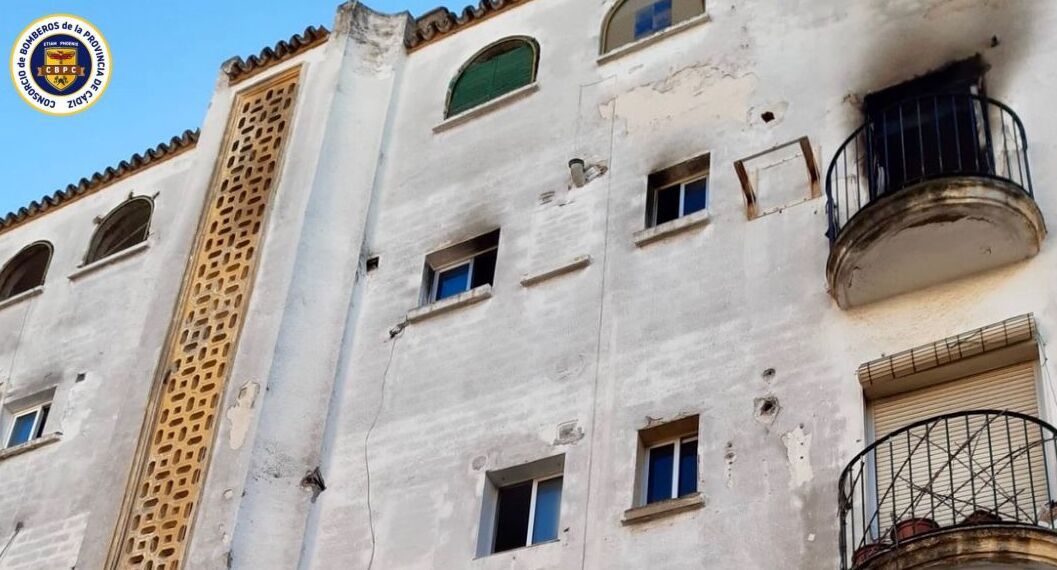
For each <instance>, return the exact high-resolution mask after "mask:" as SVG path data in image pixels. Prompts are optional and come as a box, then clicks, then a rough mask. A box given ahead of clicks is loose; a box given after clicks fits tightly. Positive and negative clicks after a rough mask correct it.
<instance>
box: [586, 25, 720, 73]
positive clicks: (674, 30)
mask: <svg viewBox="0 0 1057 570" xmlns="http://www.w3.org/2000/svg"><path fill="white" fill-rule="evenodd" d="M710 21H712V18H711V17H710V16H709V15H708V13H705V14H701V15H700V16H694V17H693V18H690V19H689V20H687V21H685V22H680V23H678V24H676V25H674V26H671V27H669V28H667V29H664V30H661V31H660V32H657V33H656V34H653V35H651V36H646V37H645V38H642V39H641V40H636V41H633V42H631V43H630V44H624V45H622V46H620V47H618V48H616V49H614V50H613V51H610V52H606V53H604V54H602V55H600V56H598V59H597V60H596V62H597V64H598V65H602V64H605V63H609V62H611V61H613V60H614V59H619V58H621V57H623V56H625V55H627V54H629V53H632V52H636V51H639V50H640V49H642V48H645V47H647V46H651V45H653V44H655V43H657V42H659V41H661V40H663V39H665V38H668V37H671V36H674V35H676V34H678V33H680V32H683V31H685V30H689V29H690V28H696V27H697V26H700V25H701V24H704V23H705V22H710Z"/></svg>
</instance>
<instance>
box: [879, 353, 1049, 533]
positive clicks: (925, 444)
mask: <svg viewBox="0 0 1057 570" xmlns="http://www.w3.org/2000/svg"><path fill="white" fill-rule="evenodd" d="M872 409H873V418H874V433H875V435H876V436H877V438H878V440H881V438H883V437H884V436H885V435H887V434H890V433H892V432H894V431H896V430H899V429H902V428H904V427H906V426H909V425H911V424H913V423H915V422H918V421H922V420H927V419H930V418H934V417H937V416H941V415H944V414H949V413H953V412H960V411H969V410H985V409H986V410H1003V411H1013V412H1020V413H1023V414H1027V415H1030V416H1033V417H1037V416H1038V411H1039V408H1038V396H1037V393H1036V389H1035V363H1034V362H1024V363H1021V364H1016V365H1013V366H1008V367H1004V368H999V369H996V370H992V371H989V372H986V373H983V374H978V375H975V376H970V377H966V378H962V379H959V380H955V381H951V382H945V383H943V384H939V385H936V386H930V387H927V388H922V389H919V390H915V391H912V392H907V393H903V394H899V395H896V396H891V397H888V398H884V399H881V400H877V401H876V402H874V403H873V405H872ZM1040 435H1041V434H1039V433H1037V432H1035V431H1033V430H1030V429H1028V428H1027V427H1026V425H1025V424H1024V423H1023V422H1021V421H1019V420H1016V419H1013V420H1009V419H1008V418H1007V417H1006V416H1001V415H990V416H985V415H973V416H956V417H953V418H950V419H949V420H947V421H943V422H931V423H927V424H925V425H922V426H918V427H915V428H912V429H910V430H907V431H904V432H901V433H899V434H898V435H896V436H895V437H893V438H889V439H887V440H884V441H882V442H881V443H880V445H879V446H878V447H877V448H876V455H875V457H876V461H875V469H874V475H875V479H874V480H875V481H876V494H875V500H876V502H877V514H878V516H879V517H880V518H879V520H878V521H876V522H877V523H879V524H880V526H881V528H887V527H888V526H890V525H891V524H892V523H894V522H895V521H899V520H905V519H908V518H914V517H922V516H927V517H929V518H933V519H934V520H936V522H938V523H939V524H941V525H949V524H955V523H958V522H961V521H962V520H964V518H965V517H966V516H968V515H969V514H971V513H973V512H975V511H980V510H985V511H990V512H992V513H998V514H999V515H1001V516H1002V517H1003V518H1004V519H1006V520H1012V519H1014V518H1015V519H1023V518H1025V516H1026V515H1027V516H1031V515H1032V513H1034V510H1035V509H1037V508H1038V505H1035V504H1034V502H1035V501H1034V498H1035V497H1034V496H1033V495H1035V493H1038V492H1039V489H1041V486H1042V482H1043V480H1044V478H1045V472H1044V467H1043V464H1042V454H1041V453H1036V454H1035V455H1034V456H1031V455H1030V450H1031V449H1032V447H1031V446H1028V445H1026V442H1029V441H1031V442H1035V441H1038V439H1039V438H1040ZM1025 449H1027V452H1025ZM1011 451H1012V453H1011ZM908 458H909V459H910V460H909V461H908ZM992 481H993V482H995V484H992ZM893 482H894V483H893Z"/></svg>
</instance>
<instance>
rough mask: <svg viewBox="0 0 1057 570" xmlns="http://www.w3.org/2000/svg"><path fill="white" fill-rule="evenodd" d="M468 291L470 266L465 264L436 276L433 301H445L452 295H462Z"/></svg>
mask: <svg viewBox="0 0 1057 570" xmlns="http://www.w3.org/2000/svg"><path fill="white" fill-rule="evenodd" d="M469 289H470V264H469V263H465V264H463V265H460V266H458V267H452V268H451V269H447V270H444V271H441V272H440V274H439V275H437V292H436V294H435V295H434V298H433V300H434V301H440V300H441V299H447V298H448V297H451V296H453V295H458V294H459V293H464V292H466V291H468V290H469Z"/></svg>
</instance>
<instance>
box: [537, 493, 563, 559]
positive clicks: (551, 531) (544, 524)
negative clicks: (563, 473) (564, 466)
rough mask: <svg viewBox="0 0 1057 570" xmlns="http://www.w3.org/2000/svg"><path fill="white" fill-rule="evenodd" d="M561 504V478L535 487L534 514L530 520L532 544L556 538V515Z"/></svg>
mask: <svg viewBox="0 0 1057 570" xmlns="http://www.w3.org/2000/svg"><path fill="white" fill-rule="evenodd" d="M561 502H562V478H561V477H555V478H554V479H547V480H546V481H540V482H539V484H538V485H537V487H536V512H535V516H534V518H533V520H532V544H539V543H541V542H547V541H548V540H555V539H557V538H558V515H559V512H560V511H561Z"/></svg>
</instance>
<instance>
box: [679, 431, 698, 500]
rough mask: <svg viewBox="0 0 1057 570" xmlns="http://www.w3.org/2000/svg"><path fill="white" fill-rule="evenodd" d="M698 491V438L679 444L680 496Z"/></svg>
mask: <svg viewBox="0 0 1057 570" xmlns="http://www.w3.org/2000/svg"><path fill="white" fill-rule="evenodd" d="M696 492H697V440H696V439H695V440H693V441H684V442H682V443H681V444H679V496H680V497H683V496H686V495H689V494H691V493H696Z"/></svg>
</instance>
